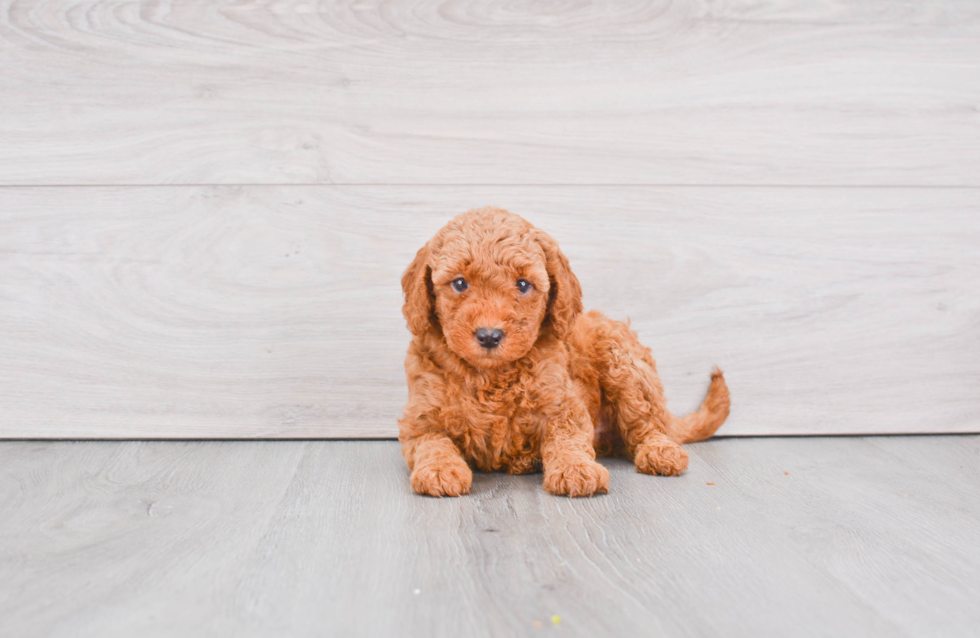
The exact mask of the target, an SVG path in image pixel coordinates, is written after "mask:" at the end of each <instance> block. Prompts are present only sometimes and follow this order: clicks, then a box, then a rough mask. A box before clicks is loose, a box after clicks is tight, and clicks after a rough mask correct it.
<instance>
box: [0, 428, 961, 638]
mask: <svg viewBox="0 0 980 638" xmlns="http://www.w3.org/2000/svg"><path fill="white" fill-rule="evenodd" d="M690 450H691V453H692V457H691V466H690V469H689V470H688V471H687V472H686V473H685V474H684V475H683V476H681V477H677V478H655V477H649V476H644V475H640V474H637V473H636V472H635V471H634V470H633V469H632V468H631V467H630V466H629V464H627V463H625V462H621V461H615V460H606V461H605V462H606V464H607V465H608V466H609V468H610V470H611V475H612V482H611V489H612V492H611V493H610V494H609V495H607V496H600V497H596V498H594V499H581V500H569V499H564V498H556V497H552V496H550V495H548V494H546V493H544V492H543V491H542V490H541V487H540V484H541V477H540V475H531V476H520V477H512V476H506V475H502V474H489V475H488V474H478V475H477V476H476V478H475V481H474V484H473V494H472V495H471V496H469V497H463V498H460V499H432V498H423V497H418V496H415V495H414V494H412V493H411V490H410V487H409V484H408V472H407V470H406V469H405V467H404V463H403V461H402V459H401V455H400V453H399V450H398V445H397V444H396V443H394V442H346V441H331V442H284V441H280V442H127V443H115V442H87V443H58V442H43V443H42V442H16V443H15V442H5V443H0V541H2V542H0V571H2V573H3V578H0V629H2V630H3V633H4V635H12V636H13V635H16V636H21V637H23V638H31V637H34V636H46V637H54V638H57V637H61V636H66V637H67V636H71V637H72V638H86V637H89V636H92V637H102V636H106V635H121V634H125V635H139V636H148V637H152V636H174V635H229V636H230V635H233V636H243V637H247V636H270V635H276V636H353V635H357V636H394V635H398V636H427V637H428V636H464V635H465V636H477V637H479V636H532V635H540V634H541V632H543V631H549V630H551V629H552V627H551V625H552V621H551V618H552V616H558V617H559V618H560V621H561V623H560V627H558V628H557V629H560V630H561V632H562V635H567V636H626V635H632V636H647V635H656V636H707V635H722V634H723V635H725V636H732V637H736V638H737V637H741V636H745V637H751V638H756V637H758V636H828V635H842V636H857V635H864V636H867V635H874V636H886V637H891V636H902V637H913V636H924V635H941V636H944V637H958V636H964V637H965V636H973V635H975V632H976V627H977V625H978V623H980V608H978V607H977V605H976V604H975V602H976V600H977V598H978V597H980V580H978V579H977V578H976V575H977V573H978V572H980V551H978V548H977V543H976V530H977V528H978V526H980V437H977V436H959V437H888V438H873V439H862V438H856V437H850V438H845V439H829V438H809V439H744V440H735V439H728V440H715V441H709V442H706V443H699V444H695V445H692V446H690ZM709 483H713V484H714V485H709ZM536 622H537V623H541V624H542V625H544V626H543V627H537V626H535V624H534V623H536Z"/></svg>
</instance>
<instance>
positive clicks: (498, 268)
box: [402, 208, 582, 369]
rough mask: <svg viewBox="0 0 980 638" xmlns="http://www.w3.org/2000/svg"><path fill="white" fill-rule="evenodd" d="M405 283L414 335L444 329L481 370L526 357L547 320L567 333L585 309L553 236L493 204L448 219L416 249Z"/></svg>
mask: <svg viewBox="0 0 980 638" xmlns="http://www.w3.org/2000/svg"><path fill="white" fill-rule="evenodd" d="M402 288H403V290H404V291H405V306H404V307H403V312H404V313H405V318H406V319H407V320H408V326H409V329H410V330H411V331H412V333H413V334H415V335H418V336H422V335H425V334H430V333H431V334H435V335H438V334H439V333H440V332H441V336H442V338H443V339H444V340H445V344H446V345H447V346H448V347H449V349H451V350H452V351H453V352H454V353H456V354H457V355H458V356H460V357H462V358H463V359H464V360H465V361H467V362H468V363H469V364H471V365H473V366H476V367H478V368H484V369H489V368H495V367H497V366H500V365H503V364H505V363H509V362H512V361H516V360H517V359H520V358H521V357H523V356H524V355H526V354H527V353H528V352H529V351H530V350H531V348H532V347H534V343H535V342H536V341H537V339H538V335H539V333H540V332H541V330H542V328H543V326H545V325H547V326H548V329H550V330H551V331H552V332H553V334H554V335H555V336H557V337H558V338H559V339H561V338H565V337H566V335H567V334H568V332H569V330H570V327H571V325H572V322H573V321H574V319H575V317H576V315H577V314H578V313H579V312H581V310H582V302H581V295H582V291H581V288H580V287H579V283H578V279H576V278H575V275H574V274H572V272H571V270H570V269H569V267H568V260H567V259H566V258H565V256H564V255H563V254H562V253H561V251H560V250H559V249H558V245H557V244H556V243H555V240H554V239H552V238H551V237H550V236H548V235H547V234H546V233H543V232H541V231H539V230H538V229H536V228H534V227H533V226H532V225H531V224H529V223H528V222H527V221H525V220H524V219H523V218H521V217H519V216H518V215H514V214H512V213H509V212H507V211H505V210H502V209H498V208H482V209H476V210H473V211H470V212H468V213H465V214H463V215H460V216H458V217H457V218H455V219H454V220H452V221H451V222H449V224H447V225H446V226H445V227H443V228H442V230H440V231H439V232H438V233H436V236H435V237H433V238H432V240H431V241H429V242H428V243H427V244H426V245H425V246H424V247H423V248H422V249H421V250H419V252H418V254H417V255H416V256H415V260H414V261H413V262H412V264H411V265H410V266H409V267H408V270H406V271H405V274H404V276H403V277H402Z"/></svg>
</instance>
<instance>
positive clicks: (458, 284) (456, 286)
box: [451, 277, 470, 292]
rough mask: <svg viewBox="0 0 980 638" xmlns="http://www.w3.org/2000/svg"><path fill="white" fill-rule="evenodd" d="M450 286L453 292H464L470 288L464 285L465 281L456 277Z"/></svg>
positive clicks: (466, 284)
mask: <svg viewBox="0 0 980 638" xmlns="http://www.w3.org/2000/svg"><path fill="white" fill-rule="evenodd" d="M451 285H452V287H453V290H455V291H456V292H463V291H464V290H466V289H467V288H469V287H470V285H469V284H468V283H466V280H465V279H463V278H462V277H457V278H456V279H453V282H452V284H451Z"/></svg>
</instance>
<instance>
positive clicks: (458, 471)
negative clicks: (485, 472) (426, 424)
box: [402, 434, 473, 496]
mask: <svg viewBox="0 0 980 638" xmlns="http://www.w3.org/2000/svg"><path fill="white" fill-rule="evenodd" d="M402 453H403V454H404V455H405V461H406V462H407V463H408V467H409V469H411V470H412V475H411V481H412V488H413V489H414V490H415V491H416V492H418V493H419V494H428V495H430V496H460V495H461V494H469V492H470V486H471V485H472V484H473V471H472V470H471V469H470V466H469V465H467V463H466V461H464V460H463V457H462V456H461V455H460V453H459V449H458V448H457V447H456V445H455V444H454V443H453V442H452V440H450V439H449V437H447V436H445V435H440V434H426V435H423V436H420V437H418V438H416V439H409V440H405V441H403V442H402Z"/></svg>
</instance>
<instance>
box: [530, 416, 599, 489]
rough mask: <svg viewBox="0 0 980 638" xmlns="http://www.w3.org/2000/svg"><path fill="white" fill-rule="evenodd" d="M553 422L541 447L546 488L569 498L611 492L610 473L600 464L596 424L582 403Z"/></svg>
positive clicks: (549, 424) (547, 427)
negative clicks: (595, 445)
mask: <svg viewBox="0 0 980 638" xmlns="http://www.w3.org/2000/svg"><path fill="white" fill-rule="evenodd" d="M570 402H571V403H573V405H572V406H569V407H568V408H566V409H565V410H563V411H562V412H561V413H560V414H559V415H558V416H557V418H555V419H553V420H551V421H549V423H548V425H547V426H546V429H545V434H544V438H543V440H542V444H541V459H542V461H543V463H544V489H545V490H546V491H548V492H551V493H552V494H558V495H565V496H592V495H593V494H598V493H603V494H605V493H606V492H608V491H609V470H607V469H606V468H604V467H603V466H602V465H599V464H598V463H596V460H595V449H594V448H593V447H592V424H591V422H590V421H589V414H588V412H587V411H586V409H585V407H584V406H583V405H581V402H580V401H570Z"/></svg>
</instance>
